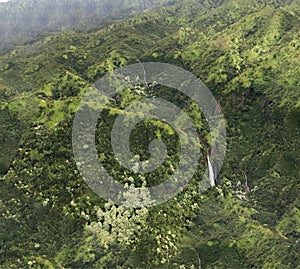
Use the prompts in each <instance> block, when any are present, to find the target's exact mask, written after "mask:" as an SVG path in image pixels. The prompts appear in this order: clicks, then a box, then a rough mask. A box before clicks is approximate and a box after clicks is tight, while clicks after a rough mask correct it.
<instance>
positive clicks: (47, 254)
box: [0, 0, 300, 268]
mask: <svg viewBox="0 0 300 269" xmlns="http://www.w3.org/2000/svg"><path fill="white" fill-rule="evenodd" d="M216 3H217V1H216V2H214V1H195V0H189V1H180V2H179V3H178V4H176V5H174V6H171V7H168V8H163V9H160V10H158V11H153V12H149V13H145V14H142V15H139V16H136V17H133V18H130V19H127V20H124V21H122V22H118V23H115V24H112V25H110V26H108V27H105V28H102V29H100V30H97V31H93V32H90V33H78V32H72V31H64V32H61V33H59V34H57V35H52V36H47V37H45V38H42V39H41V40H40V41H38V42H35V43H33V44H31V45H27V46H20V47H18V48H15V49H12V50H10V51H9V52H7V53H4V54H2V55H1V56H0V94H1V111H0V114H1V121H0V125H1V134H0V139H1V141H2V144H1V155H0V173H1V174H2V177H1V188H0V205H1V207H0V208H1V212H0V213H1V215H0V227H1V228H0V238H1V240H0V244H1V248H0V264H1V268H297V266H299V264H300V256H299V253H300V241H299V233H300V231H299V227H300V201H299V190H300V182H299V178H300V170H299V161H300V160H299V142H300V141H299V139H300V135H299V131H300V130H299V129H300V121H299V118H300V101H299V100H300V98H299V97H300V91H299V86H300V85H299V73H300V49H299V48H300V32H299V29H300V28H299V26H300V17H299V14H300V6H299V2H298V1H287V2H286V3H285V4H282V3H280V2H279V1H250V0H249V1H248V0H239V1H220V2H219V3H217V4H216ZM141 61H160V62H169V63H172V64H175V65H178V66H181V67H184V68H186V69H188V70H190V71H192V72H193V73H194V74H195V75H197V76H198V77H200V78H201V79H202V80H203V81H204V82H206V84H207V85H208V86H209V88H210V89H211V90H212V91H213V93H214V95H215V96H216V98H217V99H218V100H219V101H220V103H221V106H222V108H223V112H224V114H225V117H226V120H227V125H228V128H227V130H228V152H227V156H226V160H225V162H224V166H223V169H222V172H221V174H220V176H219V179H220V182H221V184H220V185H219V186H218V187H216V188H213V189H211V190H209V191H208V192H206V193H204V194H200V193H199V191H198V188H199V181H200V180H201V174H202V172H203V171H204V167H205V154H206V152H205V149H204V147H203V149H202V153H203V156H200V162H199V168H198V171H197V173H196V174H195V176H194V178H193V180H192V181H191V183H190V184H189V186H188V187H187V188H186V190H184V192H182V193H181V194H179V195H178V196H177V197H175V198H173V199H172V200H171V201H169V202H167V203H165V204H162V205H160V206H157V207H154V208H149V209H145V208H143V209H138V210H128V209H125V208H123V207H116V206H114V205H112V204H110V203H107V202H106V201H103V200H102V199H100V198H98V197H97V196H96V195H95V194H94V193H93V192H92V191H91V190H90V189H89V187H88V186H87V185H86V184H85V183H84V181H83V179H82V178H81V177H80V175H79V173H78V171H77V168H76V165H75V163H74V160H73V155H72V145H71V139H72V138H71V135H72V122H73V121H72V120H73V116H74V113H75V111H76V109H77V106H78V104H79V101H80V98H81V96H82V94H83V93H84V92H85V91H86V90H87V88H88V87H89V86H90V85H91V84H92V83H93V82H95V81H96V80H97V79H98V78H99V77H100V76H102V75H104V74H105V73H107V72H108V71H111V70H113V69H115V68H117V67H119V66H123V65H126V64H130V63H136V62H141ZM144 95H146V96H160V97H162V98H164V99H170V100H172V101H173V102H174V101H176V102H177V103H178V104H180V105H181V106H182V108H183V109H185V110H186V111H187V112H188V113H189V115H190V116H191V117H192V118H193V120H194V122H195V125H197V127H198V128H199V131H200V132H201V135H203V136H205V137H206V138H207V139H208V140H209V134H208V130H207V126H206V123H205V121H203V120H202V116H201V113H200V112H199V111H197V110H196V109H194V107H193V106H192V105H191V104H190V103H189V102H188V101H187V100H185V99H184V98H183V96H181V95H180V94H178V93H176V92H175V91H174V90H172V89H165V88H163V87H159V86H157V87H152V88H151V89H146V88H144V86H143V85H141V88H139V89H138V90H137V89H127V90H126V91H124V92H122V93H121V94H120V96H119V99H120V100H121V101H120V102H116V103H115V102H113V101H112V102H111V103H110V104H107V107H105V109H104V110H103V113H102V114H101V118H100V119H99V125H98V127H99V128H100V127H101V132H98V133H97V143H98V153H99V157H100V158H101V159H102V160H103V161H105V162H106V168H107V169H108V170H109V171H110V172H111V174H112V175H113V176H115V177H116V178H118V179H120V180H121V181H122V182H123V183H126V184H128V185H130V184H134V185H136V186H144V185H155V184H158V183H159V182H161V181H162V180H164V178H166V177H167V175H168V174H169V173H171V172H172V169H174V167H176V164H177V162H178V154H180V152H178V137H177V135H176V134H175V133H174V130H173V129H172V128H170V126H168V125H166V124H164V123H161V122H158V121H146V122H143V123H142V124H141V125H139V126H137V129H136V130H135V131H134V132H133V134H132V136H131V139H132V141H131V142H132V145H133V146H132V150H133V152H134V153H135V154H139V155H140V156H141V157H142V158H144V159H147V157H149V152H148V151H147V147H148V145H149V141H151V140H152V139H153V138H156V137H158V138H160V139H162V140H163V141H164V142H165V143H166V145H168V149H169V151H170V158H168V159H167V160H166V162H165V163H164V166H163V167H162V168H161V169H159V170H158V171H156V172H155V173H153V174H152V175H151V176H150V177H149V178H147V180H146V179H145V178H144V177H141V176H138V175H135V174H133V173H132V174H130V173H128V172H127V171H126V170H125V169H123V168H122V167H120V165H119V164H118V163H117V162H116V161H115V160H114V158H113V153H112V150H111V147H110V145H109V139H110V137H109V133H110V129H111V127H112V124H113V122H114V119H115V118H116V116H117V115H118V114H119V113H121V111H122V110H123V109H124V108H125V107H126V106H127V105H128V104H130V103H131V102H132V101H133V100H139V99H142V98H144ZM103 130H107V132H104V131H103ZM20 137H21V138H20ZM11 152H14V154H13V155H11ZM12 159H13V160H12ZM200 264H201V266H200Z"/></svg>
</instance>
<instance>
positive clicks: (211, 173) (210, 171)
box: [207, 155, 216, 187]
mask: <svg viewBox="0 0 300 269" xmlns="http://www.w3.org/2000/svg"><path fill="white" fill-rule="evenodd" d="M207 164H208V178H209V181H210V185H211V186H212V187H214V186H216V183H215V174H214V169H213V166H212V164H211V162H210V158H209V155H207Z"/></svg>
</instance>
